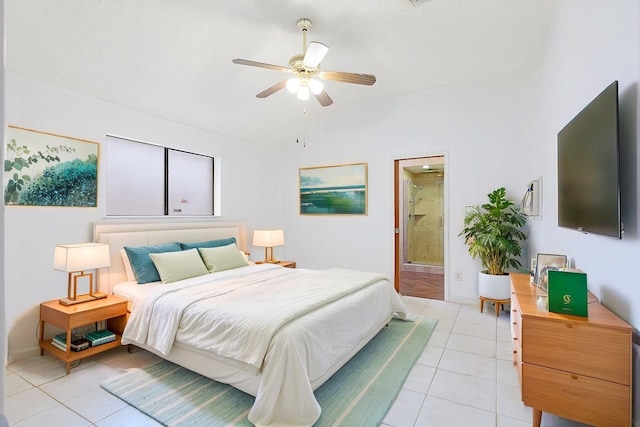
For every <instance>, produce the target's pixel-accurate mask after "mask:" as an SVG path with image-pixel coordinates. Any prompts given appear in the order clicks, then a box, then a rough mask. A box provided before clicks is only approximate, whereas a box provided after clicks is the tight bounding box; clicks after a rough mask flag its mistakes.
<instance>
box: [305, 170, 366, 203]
mask: <svg viewBox="0 0 640 427" xmlns="http://www.w3.org/2000/svg"><path fill="white" fill-rule="evenodd" d="M366 214H367V164H366V163H355V164H349V165H336V166H321V167H309V168H300V215H366Z"/></svg>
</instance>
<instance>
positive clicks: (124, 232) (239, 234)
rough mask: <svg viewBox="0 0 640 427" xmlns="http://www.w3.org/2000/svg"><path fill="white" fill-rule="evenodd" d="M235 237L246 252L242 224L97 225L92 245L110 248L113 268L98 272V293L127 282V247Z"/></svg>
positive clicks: (94, 229) (243, 226) (109, 291)
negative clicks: (123, 254) (125, 266)
mask: <svg viewBox="0 0 640 427" xmlns="http://www.w3.org/2000/svg"><path fill="white" fill-rule="evenodd" d="M228 237H235V239H236V241H237V242H238V246H239V247H240V249H242V250H246V248H247V246H246V240H247V239H246V227H245V224H244V223H243V222H184V223H177V222H176V223H166V222H165V223H160V222H154V223H129V224H124V223H95V224H94V225H93V241H94V242H97V243H105V244H107V245H109V255H110V257H111V266H110V267H107V268H101V269H98V290H99V291H100V292H106V293H109V294H111V293H112V289H113V286H114V285H116V284H118V283H121V282H124V281H126V280H127V275H126V273H125V270H124V264H123V262H122V256H121V254H120V250H121V249H122V248H123V247H125V246H148V245H157V244H161V243H168V242H185V243H189V242H200V241H205V240H214V239H224V238H228Z"/></svg>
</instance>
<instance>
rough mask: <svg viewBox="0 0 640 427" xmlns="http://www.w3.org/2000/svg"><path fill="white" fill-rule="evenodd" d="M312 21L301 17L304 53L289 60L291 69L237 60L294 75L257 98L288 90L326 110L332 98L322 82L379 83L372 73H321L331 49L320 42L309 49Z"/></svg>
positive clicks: (237, 61)
mask: <svg viewBox="0 0 640 427" xmlns="http://www.w3.org/2000/svg"><path fill="white" fill-rule="evenodd" d="M311 25H312V24H311V20H309V19H307V18H300V19H299V20H298V23H297V26H298V29H299V30H300V31H302V53H301V54H297V55H293V56H292V57H291V59H289V67H282V66H280V65H272V64H265V63H263V62H256V61H250V60H248V59H234V60H233V63H234V64H240V65H250V66H252V67H259V68H267V69H270V70H276V71H282V72H284V73H290V74H293V75H294V77H292V78H289V79H286V80H283V81H281V82H280V83H276V84H275V85H273V86H271V87H270V88H268V89H265V90H263V91H262V92H260V93H259V94H257V95H256V97H258V98H266V97H267V96H269V95H272V94H274V93H276V92H277V91H279V90H280V89H283V88H284V87H286V88H287V89H288V90H289V91H290V92H292V93H296V94H297V96H298V99H300V100H302V101H306V100H307V99H309V92H311V93H312V94H313V96H314V97H315V98H316V99H317V100H318V102H319V103H320V105H322V106H323V107H327V106H329V105H331V104H333V99H331V97H330V96H329V94H328V93H327V91H326V90H324V85H323V84H322V82H321V81H320V80H333V81H337V82H343V83H355V84H360V85H367V86H371V85H372V84H374V83H375V82H376V76H374V75H373V74H360V73H347V72H343V71H322V70H320V62H321V61H322V60H323V59H324V57H325V55H326V54H327V52H328V51H329V48H328V47H327V46H326V45H324V44H322V43H320V42H315V41H312V42H311V43H310V44H309V46H308V47H307V32H308V31H309V29H310V28H311Z"/></svg>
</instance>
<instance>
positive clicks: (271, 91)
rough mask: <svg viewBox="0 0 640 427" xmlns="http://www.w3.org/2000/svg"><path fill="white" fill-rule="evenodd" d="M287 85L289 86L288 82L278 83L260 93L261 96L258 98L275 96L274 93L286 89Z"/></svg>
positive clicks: (258, 95)
mask: <svg viewBox="0 0 640 427" xmlns="http://www.w3.org/2000/svg"><path fill="white" fill-rule="evenodd" d="M286 85H287V81H286V80H283V81H281V82H280V83H276V84H274V85H273V86H271V87H270V88H269V89H265V90H263V91H262V92H260V93H259V94H257V95H256V98H266V97H267V96H269V95H273V94H274V93H276V92H277V91H279V90H280V89H282V88H284V87H285V86H286Z"/></svg>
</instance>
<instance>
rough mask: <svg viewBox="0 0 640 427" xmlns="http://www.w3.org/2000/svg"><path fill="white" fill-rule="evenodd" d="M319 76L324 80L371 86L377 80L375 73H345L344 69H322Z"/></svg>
mask: <svg viewBox="0 0 640 427" xmlns="http://www.w3.org/2000/svg"><path fill="white" fill-rule="evenodd" d="M318 77H319V78H321V79H323V80H334V81H336V82H342V83H355V84H359V85H367V86H371V85H372V84H374V83H375V82H376V76H374V75H373V74H361V73H345V72H343V71H322V72H321V73H320V74H318Z"/></svg>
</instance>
